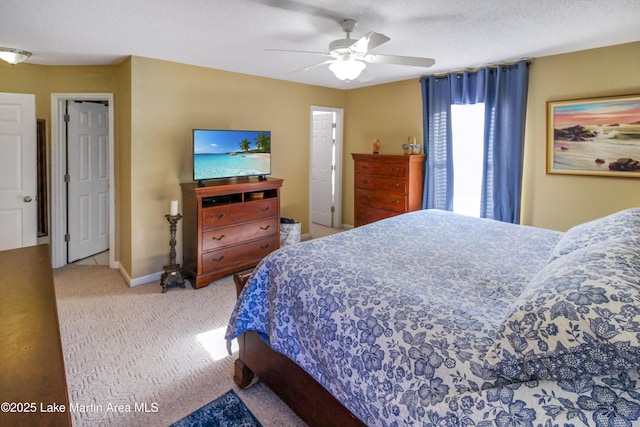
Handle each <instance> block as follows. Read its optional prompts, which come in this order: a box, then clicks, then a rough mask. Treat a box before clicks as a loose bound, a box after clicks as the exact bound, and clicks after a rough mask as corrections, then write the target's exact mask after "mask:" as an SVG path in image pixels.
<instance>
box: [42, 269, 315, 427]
mask: <svg viewBox="0 0 640 427" xmlns="http://www.w3.org/2000/svg"><path fill="white" fill-rule="evenodd" d="M54 279H55V286H56V296H57V302H58V313H59V320H60V329H61V334H62V347H63V352H64V359H65V365H66V371H67V383H68V387H69V399H70V402H71V407H72V419H73V425H74V426H145V427H146V426H167V425H169V424H171V423H173V422H175V421H177V420H179V419H181V418H182V417H184V416H186V415H188V414H190V413H191V412H193V411H195V410H196V409H198V408H200V407H201V406H203V405H205V404H207V403H209V402H210V401H212V400H214V399H215V398H217V397H218V396H220V395H222V394H224V393H225V392H227V391H228V390H229V389H233V390H235V391H236V393H237V394H238V396H239V397H240V398H241V399H242V400H243V401H244V402H245V404H246V405H247V406H248V407H249V409H250V410H251V411H252V412H253V414H254V415H255V416H256V417H257V418H258V420H260V422H261V423H262V424H263V425H264V426H304V423H302V421H301V420H300V419H299V418H298V417H297V416H296V415H295V414H294V413H293V412H292V411H291V410H290V409H289V408H288V407H287V406H286V405H284V403H282V402H281V401H280V400H279V399H278V398H277V397H276V396H275V395H274V394H273V392H271V390H269V388H268V387H266V386H265V385H263V384H261V383H257V384H255V385H253V386H252V387H250V388H248V389H247V390H240V389H238V387H237V386H236V385H235V384H234V382H233V379H232V369H233V368H232V367H233V361H234V360H235V358H236V354H234V355H233V356H229V355H228V354H227V352H226V341H225V340H224V332H225V330H226V326H227V322H228V319H229V313H230V312H231V310H232V308H233V304H234V302H235V286H234V284H233V280H232V278H231V276H229V277H225V278H223V279H220V280H218V281H216V282H214V283H212V284H210V285H209V286H207V287H205V288H202V289H197V290H196V289H193V288H192V287H191V286H189V285H187V286H186V287H185V289H180V288H172V289H169V290H168V291H167V293H165V294H162V293H161V287H160V285H159V283H158V282H154V283H150V284H146V285H142V286H137V287H134V288H129V287H128V286H127V284H126V282H125V281H124V280H123V279H122V277H121V276H120V274H119V272H118V271H116V270H111V269H109V268H107V267H103V266H81V265H67V266H65V267H63V268H60V269H57V270H55V271H54Z"/></svg>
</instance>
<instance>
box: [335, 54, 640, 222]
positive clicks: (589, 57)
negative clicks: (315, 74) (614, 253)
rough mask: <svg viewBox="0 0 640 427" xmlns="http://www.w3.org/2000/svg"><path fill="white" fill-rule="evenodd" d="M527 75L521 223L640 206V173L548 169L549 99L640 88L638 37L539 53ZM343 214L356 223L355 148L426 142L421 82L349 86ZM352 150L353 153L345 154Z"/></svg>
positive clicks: (578, 218) (583, 217)
mask: <svg viewBox="0 0 640 427" xmlns="http://www.w3.org/2000/svg"><path fill="white" fill-rule="evenodd" d="M531 62H532V65H531V68H530V74H529V95H528V103H527V125H526V131H525V158H524V176H523V191H522V217H521V222H522V223H523V224H527V225H534V226H538V227H545V228H551V229H556V230H560V231H565V230H567V229H568V228H570V227H572V226H573V225H576V224H579V223H581V222H584V221H588V220H590V219H594V218H598V217H601V216H604V215H607V214H609V213H613V212H616V211H618V210H621V209H625V208H628V207H638V206H640V178H635V179H633V178H608V177H606V178H604V177H588V176H569V175H547V174H546V108H547V106H546V105H547V104H546V103H547V101H557V100H569V99H579V98H586V97H599V96H611V95H629V94H640V42H635V43H629V44H624V45H618V46H612V47H606V48H600V49H591V50H585V51H580V52H574V53H569V54H563V55H555V56H548V57H542V58H538V59H534V60H532V61H531ZM345 122H346V124H347V125H346V127H347V131H346V134H347V137H346V138H345V141H346V143H345V161H344V164H345V168H344V171H345V176H344V180H343V182H344V184H343V186H344V190H343V191H344V202H343V203H344V204H343V206H344V207H343V216H344V218H343V219H344V222H345V223H350V221H351V223H352V221H353V188H352V187H353V162H352V161H350V153H351V152H370V150H371V148H370V147H371V143H370V141H371V140H372V139H373V138H380V140H381V141H382V152H386V153H389V154H400V153H401V152H402V151H401V150H400V146H401V144H402V143H404V142H405V140H406V136H408V135H411V134H416V136H418V141H419V142H420V143H422V141H421V138H422V131H421V129H422V100H421V95H420V84H419V81H418V80H410V81H404V82H398V83H389V84H386V85H379V86H372V87H368V88H363V89H356V90H350V91H348V94H347V110H346V112H345ZM347 156H349V158H347Z"/></svg>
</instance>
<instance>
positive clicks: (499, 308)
mask: <svg viewBox="0 0 640 427" xmlns="http://www.w3.org/2000/svg"><path fill="white" fill-rule="evenodd" d="M639 255H640V209H627V210H624V211H621V212H618V213H615V214H612V215H609V216H606V217H604V218H600V219H597V220H594V221H591V222H588V223H585V224H581V225H579V226H576V227H573V228H572V229H570V230H568V231H567V232H566V233H560V232H556V231H551V230H546V229H541V228H535V227H528V226H521V225H514V224H508V223H503V222H498V221H492V220H487V219H478V218H471V217H467V216H462V215H457V214H454V213H451V212H445V211H439V210H423V211H418V212H412V213H407V214H403V215H400V216H396V217H393V218H389V219H385V220H382V221H378V222H376V223H372V224H369V225H366V226H363V227H358V228H355V229H353V230H348V231H345V232H342V233H339V234H336V235H333V236H328V237H324V238H321V239H316V240H311V241H308V242H303V243H300V244H297V245H292V246H287V247H284V248H281V249H280V250H278V251H276V252H274V253H272V254H270V255H269V256H267V257H266V258H265V259H263V260H262V262H261V263H260V264H259V265H258V266H257V267H256V268H255V270H253V272H252V273H251V275H250V277H249V278H248V281H247V283H246V285H245V286H244V287H242V289H241V292H240V295H239V298H238V301H237V304H236V306H235V308H234V310H233V313H232V315H231V319H230V323H229V326H228V330H227V339H229V340H230V339H232V338H236V337H238V340H239V343H240V352H239V358H238V360H237V361H236V373H235V379H236V382H237V383H238V384H239V385H241V386H246V385H248V383H249V381H250V380H251V376H252V374H253V373H255V374H256V375H258V376H259V377H260V379H261V380H263V381H264V382H266V383H267V385H268V386H269V387H270V388H272V389H274V391H276V393H277V394H279V395H280V397H281V398H283V400H285V402H286V403H287V404H288V405H289V406H291V407H292V408H293V409H294V410H295V411H296V412H297V413H298V415H300V416H301V417H302V418H303V419H304V420H305V422H307V423H308V424H309V425H363V424H364V425H370V426H399V425H434V426H436V425H437V426H439V425H450V426H457V425H476V426H489V425H491V426H493V425H497V426H507V425H509V426H511V425H523V426H555V425H559V426H562V425H607V426H609V425H611V426H613V425H616V426H625V425H632V424H633V423H636V422H640V372H639V370H640V256H639Z"/></svg>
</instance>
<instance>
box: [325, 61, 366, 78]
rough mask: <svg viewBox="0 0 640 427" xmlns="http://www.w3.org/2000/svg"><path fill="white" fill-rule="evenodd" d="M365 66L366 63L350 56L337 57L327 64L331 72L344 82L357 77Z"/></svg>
mask: <svg viewBox="0 0 640 427" xmlns="http://www.w3.org/2000/svg"><path fill="white" fill-rule="evenodd" d="M365 68H366V65H365V63H364V62H361V61H356V60H355V59H353V58H351V57H350V56H349V57H348V58H345V59H339V60H337V61H336V62H333V63H331V65H329V69H330V70H331V72H332V73H333V74H334V75H335V76H336V77H337V78H339V79H340V80H344V81H345V82H350V81H351V80H355V79H357V78H358V76H359V75H360V73H362V70H364V69H365Z"/></svg>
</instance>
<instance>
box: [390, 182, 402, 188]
mask: <svg viewBox="0 0 640 427" xmlns="http://www.w3.org/2000/svg"><path fill="white" fill-rule="evenodd" d="M390 187H393V188H398V187H400V184H398V183H397V182H394V183H393V184H391V185H390Z"/></svg>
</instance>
